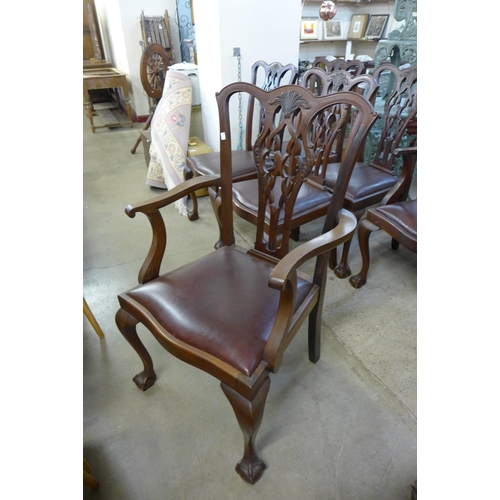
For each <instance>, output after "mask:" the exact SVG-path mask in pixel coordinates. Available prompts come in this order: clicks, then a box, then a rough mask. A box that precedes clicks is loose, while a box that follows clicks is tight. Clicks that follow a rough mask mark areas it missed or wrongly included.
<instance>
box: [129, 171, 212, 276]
mask: <svg viewBox="0 0 500 500" xmlns="http://www.w3.org/2000/svg"><path fill="white" fill-rule="evenodd" d="M219 182H220V178H219V176H217V175H206V176H200V177H195V178H193V179H190V180H188V181H184V182H182V183H181V184H179V185H178V186H176V187H175V188H173V189H171V190H169V191H168V192H166V193H164V194H161V195H159V196H156V197H155V198H152V199H150V200H148V201H145V202H143V203H136V204H134V205H128V206H127V208H126V209H125V213H126V214H127V215H128V216H129V217H131V218H134V217H135V214H136V213H137V212H142V213H143V214H144V215H146V217H147V218H148V220H149V222H150V224H151V228H152V231H153V240H152V242H151V247H150V248H149V252H148V255H147V256H146V259H145V260H144V263H143V264H142V267H141V270H140V271H139V283H140V284H143V283H147V282H148V281H151V280H153V279H155V278H157V277H158V276H159V273H160V266H161V261H162V259H163V255H164V253H165V248H166V246H167V231H166V229H165V223H164V221H163V217H162V216H161V213H160V210H159V209H160V208H163V207H166V206H168V205H171V204H172V203H174V202H176V201H177V200H180V199H181V198H183V197H184V196H186V195H188V194H189V193H192V192H193V191H196V190H197V189H200V188H204V187H209V186H218V185H219Z"/></svg>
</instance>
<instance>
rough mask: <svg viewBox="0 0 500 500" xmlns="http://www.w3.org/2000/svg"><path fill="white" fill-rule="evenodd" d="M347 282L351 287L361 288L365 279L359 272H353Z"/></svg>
mask: <svg viewBox="0 0 500 500" xmlns="http://www.w3.org/2000/svg"><path fill="white" fill-rule="evenodd" d="M349 283H350V284H351V286H352V287H353V288H361V287H362V286H363V285H364V284H365V283H366V279H363V278H362V277H361V275H360V274H355V275H354V276H351V277H350V278H349Z"/></svg>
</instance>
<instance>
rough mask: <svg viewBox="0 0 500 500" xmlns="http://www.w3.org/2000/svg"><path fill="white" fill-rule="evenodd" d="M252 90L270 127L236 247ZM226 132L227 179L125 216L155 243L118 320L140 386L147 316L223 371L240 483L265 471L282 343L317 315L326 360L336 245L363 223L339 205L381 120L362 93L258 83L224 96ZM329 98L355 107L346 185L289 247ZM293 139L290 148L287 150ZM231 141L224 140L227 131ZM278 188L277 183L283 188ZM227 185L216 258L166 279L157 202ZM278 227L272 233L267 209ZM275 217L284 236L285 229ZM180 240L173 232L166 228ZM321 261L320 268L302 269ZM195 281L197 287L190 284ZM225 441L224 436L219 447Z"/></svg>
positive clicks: (316, 343)
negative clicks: (270, 399)
mask: <svg viewBox="0 0 500 500" xmlns="http://www.w3.org/2000/svg"><path fill="white" fill-rule="evenodd" d="M240 93H242V94H246V95H248V96H253V98H254V99H255V100H256V101H258V102H259V103H260V106H261V109H262V114H261V116H260V117H261V120H262V121H261V124H262V128H261V133H260V135H259V137H258V138H257V139H256V141H255V143H254V146H253V156H254V160H255V165H256V167H257V168H256V170H257V175H258V179H259V182H258V183H256V184H255V187H256V189H258V190H259V203H258V210H257V211H258V215H257V225H256V238H255V241H256V243H255V246H254V247H253V248H249V249H243V248H241V247H239V246H237V245H235V233H234V229H233V209H232V186H233V171H232V166H233V163H234V160H235V159H236V158H237V155H235V151H233V150H232V148H231V130H232V127H231V116H230V115H231V113H230V111H229V110H230V106H231V99H237V96H238V94H240ZM216 99H217V104H218V110H219V120H220V131H221V133H222V134H221V143H220V147H221V172H220V175H206V176H205V175H204V176H199V177H196V178H193V179H189V180H187V181H184V182H183V183H181V184H180V185H178V186H176V187H175V188H174V189H172V190H169V191H168V192H166V193H163V194H161V195H160V196H157V197H156V198H153V199H152V200H150V201H146V202H144V203H138V204H134V205H129V206H128V207H127V208H126V213H127V214H128V215H129V217H134V216H135V215H136V214H137V213H143V214H145V215H146V217H147V218H148V219H149V221H150V223H151V226H152V230H153V241H152V244H151V248H150V251H149V253H148V255H147V257H146V260H145V262H144V264H143V266H142V268H141V271H140V273H139V285H138V286H136V287H134V288H132V289H130V290H128V291H126V292H124V293H122V294H120V295H119V296H118V300H119V303H120V309H119V310H118V312H117V314H116V323H117V326H118V328H119V330H120V332H121V333H122V334H123V336H124V337H125V339H126V340H127V341H128V342H129V343H130V345H131V346H132V347H133V348H134V350H135V351H136V352H137V354H138V355H139V357H140V359H141V360H142V364H143V370H142V371H141V372H140V373H139V374H138V375H136V376H135V377H134V379H133V380H134V382H135V384H136V385H137V386H138V387H139V388H140V389H142V390H146V389H148V388H149V387H151V386H152V385H153V384H154V383H155V381H156V373H155V371H154V368H153V362H152V359H151V356H150V355H149V353H148V351H147V350H146V348H145V346H144V344H143V343H142V342H141V340H140V339H139V337H138V335H137V331H136V325H137V324H138V323H142V324H143V325H144V326H145V327H146V328H147V329H148V330H149V331H150V332H151V333H152V334H153V336H154V337H155V338H156V339H157V340H158V342H159V343H160V344H161V345H162V346H163V347H164V348H165V350H167V351H168V352H169V353H171V354H172V355H173V356H175V357H177V358H178V359H180V360H182V361H185V362H186V363H188V364H190V365H192V366H194V367H196V368H199V369H200V370H203V371H205V372H206V373H208V374H210V375H212V376H213V377H215V378H216V379H218V380H219V381H220V383H221V388H222V390H223V392H224V394H225V395H226V397H227V398H228V400H229V402H230V404H231V406H232V408H233V410H234V413H235V416H236V419H237V421H238V424H239V426H240V428H241V431H242V434H243V438H244V453H243V457H242V459H241V460H240V461H239V462H238V464H237V465H236V471H237V472H238V474H239V475H240V476H241V477H242V479H243V480H244V481H246V482H248V483H251V484H254V483H255V482H256V481H258V480H259V479H260V478H261V477H262V474H263V472H264V470H265V469H266V464H265V463H264V461H263V460H262V459H261V458H260V457H259V456H258V454H257V450H256V435H257V432H258V430H259V427H260V423H261V421H262V418H263V414H264V407H265V402H266V398H267V395H268V392H269V387H270V374H271V373H277V372H278V371H279V368H280V366H281V364H282V362H283V358H284V354H285V351H286V349H287V347H288V345H289V344H290V342H291V341H292V339H293V337H294V336H295V335H296V333H297V332H298V331H299V329H300V327H301V325H303V324H304V323H305V322H306V321H307V322H308V344H309V359H310V360H311V361H312V362H314V363H315V362H316V361H318V359H319V357H320V334H321V316H322V304H323V299H324V293H325V284H326V273H327V269H328V259H329V253H330V252H331V250H332V249H333V248H335V247H337V246H339V245H341V244H343V242H344V241H346V240H347V239H349V238H351V237H352V234H353V231H354V230H355V227H356V219H355V217H354V216H353V215H352V214H350V213H349V212H347V211H345V210H343V209H342V203H343V199H344V195H345V190H346V189H347V182H348V180H349V176H350V173H351V171H352V168H353V167H354V164H355V161H356V155H357V150H358V148H359V145H360V144H362V142H363V141H364V139H365V137H366V135H367V133H368V130H369V129H370V127H371V126H372V124H373V121H374V120H375V119H376V113H375V112H374V110H373V107H372V105H371V104H370V103H369V102H368V101H366V100H365V99H364V98H363V97H361V96H359V95H357V94H355V93H353V92H339V93H337V94H335V95H331V96H326V97H321V98H319V97H318V98H317V97H314V96H313V95H312V94H311V93H310V92H309V91H308V90H307V89H305V88H302V87H299V86H297V85H286V86H283V87H279V88H277V89H275V90H272V91H269V92H267V91H265V90H263V89H261V88H259V87H257V86H255V85H252V84H250V83H244V82H240V83H233V84H230V85H228V86H227V87H225V88H224V89H222V90H221V91H220V92H219V93H218V94H217V95H216ZM332 106H340V107H342V106H345V107H355V108H356V109H357V111H358V114H357V118H356V120H355V123H354V124H353V127H352V130H351V133H350V136H349V143H348V144H347V146H346V149H345V153H344V156H343V161H342V167H341V169H340V175H339V181H338V182H337V185H336V189H335V191H334V193H333V196H331V198H330V200H331V201H330V205H329V209H328V213H327V215H326V217H325V223H324V227H323V231H322V234H321V235H320V236H318V237H316V238H313V239H312V240H310V241H307V242H306V243H304V244H302V245H300V246H298V247H297V248H295V249H293V250H292V251H290V252H289V248H288V238H287V237H284V235H286V234H287V232H286V230H287V229H289V227H290V220H291V214H292V213H293V206H294V204H295V202H296V199H297V196H298V193H299V191H300V187H301V185H303V184H304V182H305V178H306V177H307V174H308V173H309V171H310V170H311V168H312V167H313V165H315V164H318V163H324V164H326V162H327V161H328V146H329V144H328V143H327V144H326V149H325V150H322V149H314V148H313V147H312V146H311V144H310V136H311V129H312V128H313V127H314V120H315V118H316V117H317V116H318V115H319V114H321V113H322V112H323V111H324V110H325V109H328V108H330V107H332ZM284 136H287V137H288V141H287V144H286V149H282V144H283V141H282V139H283V137H284ZM223 137H225V139H224V138H223ZM275 186H278V190H276V189H275ZM204 187H211V188H220V200H221V205H220V222H221V236H222V246H221V247H220V248H218V249H216V250H214V251H212V252H211V253H209V254H208V255H205V256H203V257H201V258H199V259H197V260H194V261H192V262H188V263H186V264H185V265H183V266H182V267H180V268H178V269H174V270H172V271H169V272H167V273H166V274H163V275H160V265H161V262H162V259H163V256H164V253H165V250H166V242H167V232H166V227H165V223H164V220H163V218H162V215H161V212H160V209H162V208H163V207H166V206H167V205H170V204H172V203H174V202H175V201H176V200H178V199H180V198H182V197H184V196H186V195H187V194H190V193H192V192H193V191H195V190H197V189H200V188H204ZM266 213H267V214H268V216H269V222H268V225H269V226H270V228H271V229H269V230H268V232H267V234H266V233H265V231H264V226H265V216H266ZM278 224H281V225H282V227H284V228H285V232H283V233H280V232H279V231H277V229H276V228H277V226H278ZM169 236H170V237H172V235H169ZM308 261H312V264H313V267H314V272H313V273H312V274H311V275H308V274H305V273H304V272H303V271H301V270H300V269H299V268H301V266H302V265H303V264H304V263H306V262H308ZM194 282H196V286H194V287H193V283H194ZM212 446H217V444H212Z"/></svg>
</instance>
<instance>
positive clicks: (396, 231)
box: [349, 147, 417, 288]
mask: <svg viewBox="0 0 500 500" xmlns="http://www.w3.org/2000/svg"><path fill="white" fill-rule="evenodd" d="M399 155H402V156H403V171H402V174H401V177H400V179H399V180H398V182H397V184H395V185H394V186H393V188H392V189H391V190H390V192H389V193H388V194H387V196H386V197H385V198H384V200H383V201H382V203H381V204H380V206H378V207H374V208H370V209H368V210H367V212H366V218H365V219H363V220H362V221H361V222H360V223H359V226H358V242H359V248H360V250H361V258H362V259H363V263H362V268H361V271H360V272H359V274H356V275H354V276H351V277H350V278H349V282H350V283H351V285H352V286H353V287H354V288H361V287H362V286H363V285H364V284H365V283H366V276H367V274H368V269H369V267H370V250H369V245H368V240H369V238H370V234H371V233H372V232H373V231H379V230H380V229H381V230H382V231H385V232H386V233H387V234H388V235H389V236H391V238H392V245H391V246H392V249H393V250H397V249H398V248H399V244H400V243H401V244H402V245H403V246H404V247H405V248H408V250H411V251H412V252H415V253H416V252H417V200H416V199H414V200H408V192H409V189H410V185H411V181H412V176H413V170H414V168H415V164H416V160H417V148H416V147H412V148H401V149H397V150H396V151H394V156H399Z"/></svg>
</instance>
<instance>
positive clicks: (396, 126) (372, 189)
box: [325, 64, 417, 278]
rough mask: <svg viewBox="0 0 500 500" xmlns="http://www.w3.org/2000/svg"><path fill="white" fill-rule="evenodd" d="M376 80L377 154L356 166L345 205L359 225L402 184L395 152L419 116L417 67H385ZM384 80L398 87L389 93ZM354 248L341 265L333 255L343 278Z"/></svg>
mask: <svg viewBox="0 0 500 500" xmlns="http://www.w3.org/2000/svg"><path fill="white" fill-rule="evenodd" d="M373 76H374V78H375V80H376V81H377V82H378V84H379V94H378V96H377V100H376V103H375V109H378V106H379V104H378V102H379V101H381V102H382V105H383V111H382V113H381V118H380V120H379V121H378V122H377V123H376V124H375V126H374V127H373V129H372V131H371V132H370V133H371V134H373V135H374V136H375V137H377V143H376V151H375V153H374V156H373V158H372V159H371V160H369V159H366V155H367V148H366V147H365V148H364V152H365V161H364V162H362V161H360V162H357V163H356V165H355V166H354V170H353V172H352V176H351V180H350V182H349V186H348V188H347V193H346V198H345V202H344V208H345V209H347V210H349V211H350V212H352V213H353V214H354V215H355V216H356V218H357V219H358V221H359V220H360V219H361V217H362V215H363V214H364V213H365V211H366V209H368V208H370V207H372V206H374V205H376V204H378V203H380V202H381V201H382V200H383V199H384V197H385V196H386V195H387V193H388V192H389V190H390V189H391V188H392V187H393V186H394V185H395V184H396V182H397V181H398V175H396V173H395V171H394V170H395V169H394V163H395V155H394V150H395V149H397V148H398V147H400V146H401V147H402V146H403V139H404V138H405V136H406V134H407V131H408V128H409V127H410V126H411V125H412V124H413V123H414V122H415V118H416V115H417V67H416V66H412V67H409V68H406V69H403V70H400V69H398V68H397V67H396V66H394V65H392V64H383V65H381V66H379V67H378V68H377V69H376V70H375V71H374V73H373ZM382 79H386V80H387V79H389V80H391V81H393V82H394V83H393V85H392V86H391V87H390V88H389V89H388V88H387V86H386V85H380V84H381V81H382ZM338 167H339V164H338V163H332V164H329V165H328V168H327V170H326V176H325V186H326V187H327V188H328V189H334V187H335V183H336V179H337V169H338ZM350 244H351V242H350V241H348V242H347V243H346V244H345V245H344V247H343V250H342V257H341V261H340V262H339V263H337V261H336V252H332V261H331V263H330V267H331V268H332V269H333V271H334V273H335V275H336V276H338V277H339V278H346V277H347V276H349V275H350V274H351V270H350V268H349V265H348V262H347V261H348V256H349V249H350Z"/></svg>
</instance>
